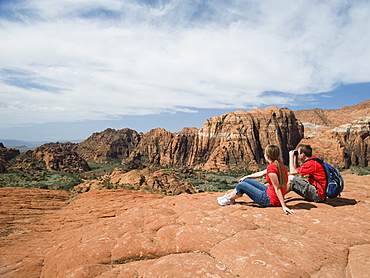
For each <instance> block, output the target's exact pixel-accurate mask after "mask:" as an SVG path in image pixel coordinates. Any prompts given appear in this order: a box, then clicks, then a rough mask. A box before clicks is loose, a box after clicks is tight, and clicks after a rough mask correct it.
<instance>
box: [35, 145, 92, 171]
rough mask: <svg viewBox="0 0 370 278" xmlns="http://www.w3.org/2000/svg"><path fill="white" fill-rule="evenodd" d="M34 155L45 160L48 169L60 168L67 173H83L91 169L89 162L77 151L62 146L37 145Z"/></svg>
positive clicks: (40, 159)
mask: <svg viewBox="0 0 370 278" xmlns="http://www.w3.org/2000/svg"><path fill="white" fill-rule="evenodd" d="M32 156H33V157H34V158H36V159H37V160H39V161H45V164H46V169H47V170H58V171H62V172H65V173H81V172H85V171H89V170H90V167H89V165H88V164H87V162H86V161H85V160H84V159H83V158H81V157H80V156H79V155H78V154H77V153H76V152H73V151H71V150H69V149H66V148H62V147H51V148H48V147H45V146H40V147H37V148H36V149H35V150H34V151H33V152H32Z"/></svg>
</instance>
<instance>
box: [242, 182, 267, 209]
mask: <svg viewBox="0 0 370 278" xmlns="http://www.w3.org/2000/svg"><path fill="white" fill-rule="evenodd" d="M235 189H236V195H238V196H242V195H243V194H247V195H248V196H249V197H250V198H251V199H252V200H253V201H254V202H255V203H257V204H259V205H261V206H264V207H270V206H272V205H271V204H270V197H269V196H268V195H267V194H266V190H267V186H265V185H263V184H262V183H259V182H258V181H255V180H252V179H245V180H244V181H242V182H239V183H238V185H237V186H236V188H235Z"/></svg>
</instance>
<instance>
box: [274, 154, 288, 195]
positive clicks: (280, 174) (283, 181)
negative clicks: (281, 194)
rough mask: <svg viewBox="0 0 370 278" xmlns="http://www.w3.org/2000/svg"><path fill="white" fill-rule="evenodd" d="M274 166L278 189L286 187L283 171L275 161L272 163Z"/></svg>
mask: <svg viewBox="0 0 370 278" xmlns="http://www.w3.org/2000/svg"><path fill="white" fill-rule="evenodd" d="M274 164H275V165H276V168H277V169H278V172H279V174H278V178H279V186H280V188H283V187H285V186H286V182H287V181H286V176H285V172H284V169H283V167H282V166H281V164H280V163H279V161H278V160H277V159H276V160H275V161H274Z"/></svg>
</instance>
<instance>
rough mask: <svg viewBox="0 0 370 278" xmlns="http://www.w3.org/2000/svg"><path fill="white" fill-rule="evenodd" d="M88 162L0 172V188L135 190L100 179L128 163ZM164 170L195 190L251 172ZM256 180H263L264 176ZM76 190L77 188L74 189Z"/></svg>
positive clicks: (368, 170)
mask: <svg viewBox="0 0 370 278" xmlns="http://www.w3.org/2000/svg"><path fill="white" fill-rule="evenodd" d="M89 165H90V167H91V171H89V172H85V173H80V174H71V173H62V172H59V171H47V170H46V169H45V168H44V167H39V168H38V169H37V170H30V169H27V170H23V171H19V170H15V171H14V172H8V173H2V174H0V187H25V188H41V189H51V190H68V191H70V190H72V189H73V188H74V187H75V186H76V185H78V184H80V183H82V182H83V180H86V179H101V180H103V183H104V185H105V186H104V187H105V188H107V189H117V188H126V189H137V188H134V187H132V186H119V185H116V184H112V183H110V182H109V181H108V180H104V179H102V177H103V176H104V175H107V174H110V173H111V172H112V171H113V170H114V168H121V169H123V171H125V172H126V171H130V170H131V169H130V168H129V167H128V166H123V165H121V164H119V163H115V164H96V163H89ZM162 169H163V168H162ZM165 170H166V171H167V172H171V173H173V174H174V175H175V176H176V177H177V178H178V179H179V180H182V181H185V182H188V183H190V184H191V185H193V186H194V187H195V188H197V189H200V190H203V191H213V192H220V191H227V190H230V189H233V188H235V186H236V185H237V183H238V180H239V179H240V178H241V177H243V176H245V175H248V174H250V173H252V172H251V171H229V172H205V171H200V170H191V169H188V170H187V171H184V170H183V169H165ZM346 171H348V172H351V173H354V174H356V175H370V167H361V166H351V167H350V169H347V170H346ZM258 180H259V181H260V182H262V183H264V179H258ZM140 190H144V191H149V192H150V191H152V189H150V188H141V189H140ZM77 192H79V191H78V190H77Z"/></svg>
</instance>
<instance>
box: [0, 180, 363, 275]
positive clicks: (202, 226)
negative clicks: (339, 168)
mask: <svg viewBox="0 0 370 278" xmlns="http://www.w3.org/2000/svg"><path fill="white" fill-rule="evenodd" d="M344 179H345V182H346V187H345V190H344V192H343V194H342V196H341V197H340V198H336V199H330V200H328V201H327V203H320V204H317V203H310V202H306V201H304V200H303V199H301V198H300V197H299V196H297V195H295V193H292V192H291V193H289V194H288V195H287V197H288V201H287V204H288V206H290V207H291V208H293V209H295V210H296V211H297V213H296V214H294V215H284V213H283V211H282V209H281V208H280V207H277V208H261V207H259V206H256V205H254V204H253V203H251V202H250V199H249V198H248V197H243V198H241V199H239V200H240V201H239V200H238V201H239V202H238V203H237V204H236V205H232V206H226V207H221V206H219V205H218V204H217V202H216V197H218V196H221V195H223V193H210V192H206V193H198V194H180V195H177V196H163V195H160V194H151V193H142V192H138V191H130V190H101V191H90V192H86V193H83V194H80V195H79V196H78V198H76V199H74V200H73V199H68V196H69V194H68V192H65V191H48V190H40V189H22V188H1V189H0V195H1V199H0V202H1V203H0V210H1V214H0V217H1V218H0V220H1V230H0V231H1V237H0V253H1V258H0V275H1V276H2V277H12V278H13V277H22V278H24V277H28V278H32V277H44V278H52V277H63V278H64V277H120V278H127V277H161V278H162V277H169V278H173V277H180V278H181V277H343V278H344V277H347V278H352V277H353V278H354V277H356V278H359V277H364V278H365V277H369V275H370V260H369V254H370V176H355V175H344Z"/></svg>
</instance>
